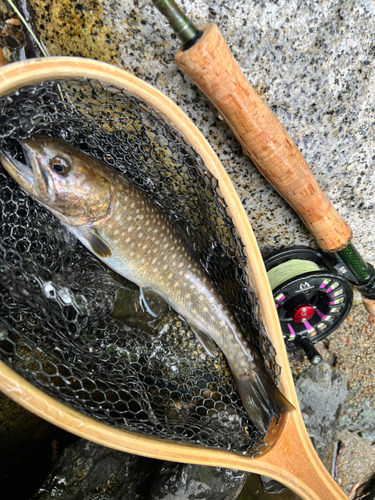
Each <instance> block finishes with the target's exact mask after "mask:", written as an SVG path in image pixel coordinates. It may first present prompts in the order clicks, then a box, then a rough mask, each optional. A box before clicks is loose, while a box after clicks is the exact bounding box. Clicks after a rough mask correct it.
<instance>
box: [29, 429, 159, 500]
mask: <svg viewBox="0 0 375 500" xmlns="http://www.w3.org/2000/svg"><path fill="white" fill-rule="evenodd" d="M155 464H157V461H156V460H153V459H149V458H143V457H138V456H135V455H130V454H128V453H123V452H121V451H116V450H112V449H110V448H105V447H103V446H100V445H98V444H96V443H91V442H90V441H85V440H83V439H79V440H78V441H76V442H75V443H74V444H73V445H71V446H69V447H67V448H66V449H65V452H64V454H63V455H62V456H61V457H60V458H59V459H58V460H57V461H56V463H55V465H54V466H53V468H52V471H51V473H50V475H49V476H48V478H47V479H46V481H45V482H44V484H43V486H42V487H41V488H39V490H38V492H37V493H36V494H35V496H34V497H33V500H50V499H51V498H54V499H59V500H92V499H93V498H95V499H102V500H104V499H105V500H146V498H147V496H146V494H147V491H148V490H149V487H150V479H151V477H152V475H153V473H154V470H155Z"/></svg>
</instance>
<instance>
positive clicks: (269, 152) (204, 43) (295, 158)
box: [175, 24, 352, 252]
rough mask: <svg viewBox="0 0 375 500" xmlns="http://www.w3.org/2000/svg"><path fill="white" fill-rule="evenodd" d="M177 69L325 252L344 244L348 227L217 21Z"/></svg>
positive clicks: (178, 59)
mask: <svg viewBox="0 0 375 500" xmlns="http://www.w3.org/2000/svg"><path fill="white" fill-rule="evenodd" d="M175 61H176V64H177V65H178V67H179V68H180V69H181V71H183V72H184V73H185V74H186V75H187V76H188V77H189V78H190V79H191V80H192V82H193V83H194V84H195V85H197V86H198V87H199V88H200V90H201V91H202V92H203V93H204V94H205V95H206V96H207V97H208V98H209V99H210V101H211V102H212V103H213V104H214V106H215V107H216V108H217V109H218V110H219V111H220V114H221V115H222V116H223V118H224V119H225V120H226V121H227V123H228V124H229V126H230V127H231V129H232V131H233V132H234V134H235V136H236V137H237V139H238V140H239V142H240V143H241V145H242V147H243V150H244V152H245V153H246V154H247V155H248V156H250V158H251V159H252V160H253V162H254V163H255V165H256V166H257V167H258V169H259V171H260V172H261V173H262V175H264V177H265V178H266V179H267V180H268V181H269V182H270V183H271V184H272V186H273V187H274V188H275V189H276V190H277V191H278V192H279V193H280V195H281V196H282V197H283V198H284V199H285V200H286V201H287V202H288V203H289V204H290V205H291V206H292V207H293V208H294V210H295V211H296V212H297V213H298V215H299V216H300V217H301V219H302V221H303V222H304V223H305V225H306V226H307V228H308V229H309V231H310V233H311V234H312V235H313V236H314V237H315V239H316V241H317V243H318V245H319V247H320V248H321V249H322V250H323V251H325V252H336V251H339V250H342V249H343V248H345V247H346V246H347V245H348V244H349V243H350V240H351V237H352V232H351V229H350V227H349V226H348V225H347V224H346V223H345V221H344V220H343V219H342V218H341V217H340V215H339V214H338V213H337V211H336V210H335V208H334V207H333V206H332V205H331V203H330V202H329V200H328V199H327V197H326V196H325V195H324V193H323V192H322V190H321V189H320V187H319V185H318V183H317V181H316V179H315V177H314V175H313V173H312V172H311V170H310V168H309V166H308V165H307V163H306V161H305V159H304V158H303V156H302V155H301V153H300V152H299V150H298V148H297V147H296V145H295V144H294V142H293V140H292V139H291V138H290V137H289V135H288V134H287V132H286V131H285V130H284V128H283V127H282V125H281V124H280V122H279V121H278V119H277V118H276V117H275V116H274V115H273V113H272V112H271V111H270V110H269V108H268V107H267V106H266V104H265V103H264V102H263V101H262V99H261V98H260V97H259V96H258V94H257V93H256V92H255V90H254V89H253V88H252V87H251V85H250V84H249V82H248V81H247V80H246V78H245V76H244V74H243V73H242V71H241V69H240V67H239V66H238V64H237V63H236V61H235V60H234V58H233V56H232V54H231V52H230V50H229V48H228V46H227V44H226V42H225V40H224V38H223V36H222V35H221V33H220V31H219V29H218V28H217V26H216V25H215V24H209V25H206V26H204V27H203V35H202V37H201V38H200V39H199V40H198V41H197V42H196V43H195V44H194V45H193V46H192V47H191V48H189V49H188V50H186V51H183V50H182V49H181V48H180V49H179V50H178V52H177V53H176V55H175Z"/></svg>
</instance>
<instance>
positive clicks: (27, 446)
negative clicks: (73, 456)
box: [0, 393, 76, 499]
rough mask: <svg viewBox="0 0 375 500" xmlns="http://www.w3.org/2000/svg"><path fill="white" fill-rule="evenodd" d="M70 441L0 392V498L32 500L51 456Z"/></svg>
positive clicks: (65, 433)
mask: <svg viewBox="0 0 375 500" xmlns="http://www.w3.org/2000/svg"><path fill="white" fill-rule="evenodd" d="M73 439H76V438H75V436H72V434H69V433H67V432H65V431H63V430H62V429H59V428H58V427H55V426H54V425H52V424H50V423H49V422H46V421H45V420H42V419H41V418H39V417H37V416H36V415H33V414H32V413H30V412H29V411H27V410H25V409H24V408H22V406H19V405H18V404H17V403H15V402H14V401H12V400H11V399H9V398H7V397H6V396H5V395H4V394H1V393H0V487H1V489H0V491H1V494H0V497H1V498H4V499H5V498H12V499H26V498H27V499H29V498H31V496H32V495H33V493H34V492H35V491H36V489H37V488H38V486H39V485H40V484H41V483H42V482H43V480H44V478H45V476H46V475H47V474H48V470H49V468H50V464H51V460H52V459H53V458H54V454H55V453H56V452H58V451H59V450H61V449H62V448H63V447H64V446H65V445H66V444H67V443H69V442H72V440H73Z"/></svg>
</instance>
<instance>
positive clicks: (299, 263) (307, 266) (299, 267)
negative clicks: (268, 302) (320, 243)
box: [267, 259, 321, 290]
mask: <svg viewBox="0 0 375 500" xmlns="http://www.w3.org/2000/svg"><path fill="white" fill-rule="evenodd" d="M320 270H321V267H320V266H318V264H316V263H315V262H311V261H310V260H300V259H291V260H288V261H287V262H283V263H282V264H280V265H279V266H276V267H274V268H273V269H271V270H270V271H268V273H267V275H268V280H269V282H270V285H271V289H272V290H274V289H275V288H276V287H278V286H279V285H281V284H282V283H285V282H286V281H288V280H290V279H292V278H295V277H296V276H299V275H300V274H303V273H311V272H314V271H320Z"/></svg>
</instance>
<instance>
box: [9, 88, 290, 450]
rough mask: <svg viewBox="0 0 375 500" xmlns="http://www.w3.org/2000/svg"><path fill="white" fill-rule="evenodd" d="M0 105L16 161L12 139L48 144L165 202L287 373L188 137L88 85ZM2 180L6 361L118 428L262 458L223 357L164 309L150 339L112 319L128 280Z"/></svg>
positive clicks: (249, 329) (252, 333)
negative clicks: (94, 162)
mask: <svg viewBox="0 0 375 500" xmlns="http://www.w3.org/2000/svg"><path fill="white" fill-rule="evenodd" d="M0 107H1V117H0V120H1V127H0V134H1V145H2V147H4V148H5V149H7V150H8V151H9V152H10V153H12V154H13V155H14V156H15V157H16V158H17V159H19V160H20V161H24V159H23V156H22V151H21V149H20V147H19V145H18V143H17V139H21V138H26V137H28V136H30V135H33V134H38V133H39V134H44V135H51V136H54V137H57V138H59V139H63V140H65V141H67V142H69V143H71V144H73V145H75V146H77V147H79V148H80V149H81V150H83V151H85V152H86V153H89V154H90V155H92V156H94V157H96V158H99V159H101V160H103V161H105V162H106V163H107V164H109V165H112V166H113V167H114V168H116V169H117V170H118V171H120V172H123V173H125V174H126V176H127V177H128V178H130V179H131V180H132V181H133V182H134V183H136V184H137V185H138V186H140V187H141V188H142V189H143V190H144V191H145V192H146V193H147V194H148V195H149V196H150V197H151V198H152V199H153V200H154V201H155V202H156V203H158V204H159V205H160V206H161V207H162V209H163V210H164V212H165V213H166V214H167V215H168V216H169V217H170V219H171V220H173V221H174V222H175V223H176V224H178V226H179V227H180V228H182V229H183V230H184V232H185V233H187V234H188V235H189V240H190V241H191V242H192V244H193V246H194V249H195V252H196V253H197V255H198V256H199V258H200V261H201V263H202V265H203V266H204V267H205V269H206V270H207V272H208V273H209V274H210V275H211V276H212V277H213V279H214V281H215V283H216V284H217V286H218V287H219V288H220V290H221V291H222V293H223V295H224V296H225V298H226V300H227V302H228V303H229V305H230V307H231V308H232V310H233V311H234V312H235V314H236V316H237V319H238V322H239V324H240V325H242V327H243V329H244V332H245V334H246V335H247V336H248V337H249V339H250V341H251V343H252V344H253V345H254V346H255V347H256V348H257V349H258V350H259V351H260V352H261V353H262V355H263V357H264V359H265V364H266V366H267V368H268V369H269V370H270V372H271V373H272V374H273V376H274V377H275V378H277V376H278V375H279V370H280V368H279V366H278V365H277V364H276V363H275V352H274V349H273V347H272V345H271V344H270V342H269V341H268V339H267V337H266V336H265V335H264V333H263V328H262V325H261V323H260V321H259V318H258V306H257V300H256V297H255V295H254V293H253V291H252V290H251V289H250V286H249V283H248V279H247V276H246V272H245V265H246V257H245V254H244V252H243V245H242V242H241V241H240V239H239V238H238V236H237V234H236V229H235V226H234V224H233V221H232V219H231V217H230V216H229V215H228V214H227V205H226V202H225V200H224V199H223V198H222V197H221V196H220V194H219V190H218V181H217V179H215V178H214V177H213V176H212V175H211V174H210V173H209V172H208V170H207V169H206V168H205V165H204V164H203V162H202V159H201V158H200V157H199V156H198V155H197V153H196V152H195V151H194V149H193V148H192V147H191V146H190V145H189V144H187V143H186V142H185V140H184V138H183V137H181V135H179V134H178V133H177V132H176V131H175V130H173V128H171V126H170V125H168V124H167V123H166V121H165V120H163V118H162V117H161V116H160V115H158V113H156V112H155V111H154V110H152V109H151V108H150V107H149V106H147V105H146V104H145V103H143V102H140V101H139V100H138V99H137V98H135V97H134V96H132V95H129V94H128V93H126V92H124V91H123V90H121V89H119V88H114V87H106V88H105V87H103V85H102V84H101V83H100V82H98V81H93V80H79V81H61V82H59V83H56V82H54V81H47V82H44V83H42V84H39V85H37V86H33V87H25V88H23V89H21V90H19V91H18V92H15V93H14V94H12V95H9V96H7V97H4V98H1V99H0ZM0 168H1V167H0ZM0 183H1V201H0V209H1V229H0V275H1V285H0V300H1V315H0V317H1V319H0V321H1V322H0V359H1V360H2V361H4V362H5V363H6V364H7V365H9V366H11V367H12V369H14V370H15V371H16V372H18V373H20V374H21V375H22V376H23V377H24V378H25V379H26V380H28V381H30V382H31V383H32V384H33V385H34V386H36V387H38V388H40V389H42V390H43V391H44V392H45V393H47V394H49V395H51V396H53V397H54V398H56V399H58V400H59V401H62V402H64V403H67V404H68V405H70V406H72V407H73V408H75V409H77V410H79V411H80V412H82V413H84V414H86V415H88V416H90V417H93V418H95V419H99V420H101V421H102V422H105V423H107V424H109V425H111V426H114V427H118V428H123V429H128V430H131V431H136V432H141V433H146V434H147V435H150V436H155V437H158V438H160V437H163V438H167V439H173V440H175V441H183V442H189V443H197V444H203V445H207V446H211V447H216V448H221V449H229V450H233V451H239V452H244V453H245V452H247V453H255V452H257V449H258V446H259V444H260V443H261V441H262V435H261V434H259V432H258V431H257V430H256V429H255V427H254V426H253V424H252V423H251V421H250V420H249V418H248V416H247V414H246V412H245V410H244V408H243V406H242V403H241V400H240V397H239V395H238V393H237V390H236V387H235V385H234V382H233V380H232V377H231V373H230V370H229V368H228V365H227V363H226V360H225V358H224V357H223V355H220V357H218V358H210V357H208V356H207V355H206V353H205V351H204V350H203V348H202V347H201V345H200V344H199V343H198V342H197V340H196V339H195V336H194V334H193V333H192V331H191V330H190V328H189V327H188V325H187V324H186V323H185V322H184V320H183V319H181V317H179V316H178V315H177V314H176V313H174V312H173V311H171V310H169V309H168V310H165V311H164V313H163V314H162V316H161V317H159V319H158V321H157V323H156V324H155V325H154V327H153V329H152V330H148V331H147V329H146V328H142V325H140V324H139V323H138V324H137V323H134V324H135V325H136V327H130V326H129V322H128V323H124V322H123V321H120V320H119V319H115V318H114V317H113V314H112V312H113V310H114V309H116V308H118V307H119V304H118V303H119V300H120V298H121V300H122V301H124V293H123V292H124V289H126V286H129V287H130V289H132V287H131V285H126V284H124V280H121V279H119V278H118V277H116V276H114V273H113V272H111V271H110V270H108V269H107V268H106V267H105V266H104V265H103V264H102V263H100V261H98V260H97V259H96V258H95V257H94V256H93V255H91V253H89V252H88V251H87V250H86V249H85V248H84V247H83V246H82V245H81V244H80V243H79V242H78V241H77V240H76V239H75V238H74V237H73V236H72V235H71V234H70V233H69V232H68V231H67V230H66V229H65V228H64V227H63V226H62V225H61V224H60V222H59V221H58V220H57V219H55V218H54V217H53V216H52V215H51V214H50V213H49V212H48V211H46V210H45V209H44V208H42V207H41V206H40V205H39V204H38V203H37V202H35V201H34V200H33V199H32V198H31V197H29V196H27V195H26V194H24V192H23V191H22V190H21V189H20V188H19V187H18V185H17V184H16V183H15V182H14V181H13V180H12V179H11V178H9V176H8V175H7V174H6V173H5V171H4V170H0ZM134 288H135V287H134V286H133V289H134ZM125 296H126V294H125ZM120 305H121V304H120Z"/></svg>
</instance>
